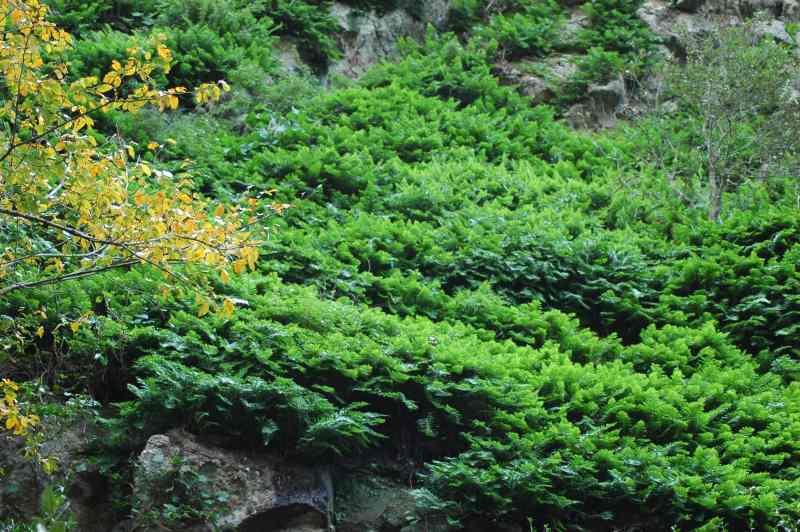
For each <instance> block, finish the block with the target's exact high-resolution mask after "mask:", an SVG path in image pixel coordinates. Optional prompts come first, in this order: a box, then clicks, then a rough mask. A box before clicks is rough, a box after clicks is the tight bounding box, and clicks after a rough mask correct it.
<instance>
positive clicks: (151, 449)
mask: <svg viewBox="0 0 800 532" xmlns="http://www.w3.org/2000/svg"><path fill="white" fill-rule="evenodd" d="M176 467H183V468H187V467H188V468H191V469H192V470H195V471H198V472H201V473H202V474H203V475H204V476H205V477H206V478H207V479H208V481H209V483H210V484H209V485H208V486H206V488H207V489H209V490H210V491H211V492H213V493H216V494H222V493H224V494H226V497H225V498H224V499H225V500H226V501H227V502H226V503H225V507H224V508H221V509H220V511H219V513H218V514H216V515H219V517H218V518H217V521H216V523H214V524H215V525H217V526H219V527H222V528H226V529H234V530H238V531H241V532H257V531H262V530H274V531H276V532H277V531H283V532H323V531H327V530H331V527H332V516H333V485H332V481H331V476H330V473H329V472H328V470H327V469H326V468H324V467H316V468H309V467H303V466H299V465H292V464H287V463H286V462H285V461H282V460H280V459H278V458H276V457H272V456H268V455H250V454H246V453H243V452H241V451H231V450H227V449H222V448H218V447H213V446H209V445H206V444H204V443H202V442H200V441H199V440H198V439H197V438H196V437H195V436H192V435H189V434H187V433H185V432H181V431H174V432H170V433H169V434H167V435H164V434H158V435H155V436H152V437H151V438H150V439H149V440H148V442H147V446H146V447H145V449H144V450H143V451H142V453H141V455H140V456H139V461H138V466H137V472H136V476H135V483H134V500H135V501H136V505H137V506H138V507H140V508H141V507H148V506H149V505H151V503H152V501H155V500H158V499H159V497H160V496H161V494H160V493H158V492H157V491H156V490H155V489H154V487H153V484H152V483H151V481H150V480H151V479H153V478H156V477H158V476H159V475H165V474H169V473H172V472H174V470H175V468H176ZM186 530H201V528H197V527H192V528H187V529H186Z"/></svg>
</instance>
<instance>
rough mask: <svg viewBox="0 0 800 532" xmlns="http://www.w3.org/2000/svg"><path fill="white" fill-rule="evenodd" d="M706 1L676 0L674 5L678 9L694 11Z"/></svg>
mask: <svg viewBox="0 0 800 532" xmlns="http://www.w3.org/2000/svg"><path fill="white" fill-rule="evenodd" d="M704 3H705V0H676V2H675V4H674V6H675V8H676V9H680V10H681V11H686V12H688V13H694V12H695V11H697V10H698V9H700V7H701V6H702V5H703V4H704Z"/></svg>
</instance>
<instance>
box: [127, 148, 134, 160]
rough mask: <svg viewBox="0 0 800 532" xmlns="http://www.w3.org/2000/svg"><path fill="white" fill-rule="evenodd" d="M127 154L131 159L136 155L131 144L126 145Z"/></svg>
mask: <svg viewBox="0 0 800 532" xmlns="http://www.w3.org/2000/svg"><path fill="white" fill-rule="evenodd" d="M128 156H129V157H130V158H131V159H133V158H134V157H136V150H134V149H133V146H128Z"/></svg>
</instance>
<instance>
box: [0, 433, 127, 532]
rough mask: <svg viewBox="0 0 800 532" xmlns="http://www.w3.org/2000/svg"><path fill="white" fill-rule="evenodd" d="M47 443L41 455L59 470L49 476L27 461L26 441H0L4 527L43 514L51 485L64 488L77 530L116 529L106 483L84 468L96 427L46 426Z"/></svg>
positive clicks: (0, 512)
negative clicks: (44, 497)
mask: <svg viewBox="0 0 800 532" xmlns="http://www.w3.org/2000/svg"><path fill="white" fill-rule="evenodd" d="M42 427H45V430H44V432H43V433H42V435H43V437H44V441H43V442H42V445H41V447H40V455H41V456H43V457H47V458H52V459H53V460H54V461H55V462H56V464H57V465H58V469H57V471H56V472H55V474H53V475H46V474H45V473H44V472H43V471H42V469H41V467H40V466H39V465H38V464H37V462H36V461H32V460H28V459H26V458H24V456H23V455H24V452H25V446H24V442H23V440H22V438H13V437H7V436H5V435H0V470H2V471H4V473H5V475H6V479H7V480H6V481H5V482H3V483H2V484H0V521H2V520H3V519H6V518H11V517H13V518H16V519H21V520H30V519H31V518H32V517H34V516H36V515H37V514H38V513H39V500H40V498H41V494H42V492H43V491H44V489H45V487H47V486H48V485H53V486H64V487H65V488H66V496H67V499H68V501H69V509H70V511H71V512H72V513H73V515H74V517H75V519H76V521H77V524H78V529H79V530H81V531H82V532H107V531H108V530H110V529H111V528H112V526H113V524H114V510H113V506H112V504H111V501H110V500H109V498H108V496H109V493H108V489H107V483H106V479H105V478H104V477H103V476H102V475H100V474H99V473H98V472H97V471H95V470H92V469H91V468H89V467H87V466H85V465H84V464H83V456H84V454H85V453H86V450H87V445H88V443H89V441H90V438H91V436H92V435H93V434H94V430H95V428H94V426H93V425H92V424H91V423H90V422H89V421H88V420H86V419H70V420H65V419H63V418H48V419H45V420H43V422H42Z"/></svg>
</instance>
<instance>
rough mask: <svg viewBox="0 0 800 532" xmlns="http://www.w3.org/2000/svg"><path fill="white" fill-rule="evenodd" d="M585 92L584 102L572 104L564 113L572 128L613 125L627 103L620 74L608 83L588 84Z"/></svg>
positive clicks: (626, 94) (625, 91) (626, 95)
mask: <svg viewBox="0 0 800 532" xmlns="http://www.w3.org/2000/svg"><path fill="white" fill-rule="evenodd" d="M586 94H587V99H586V102H585V103H579V104H576V105H573V106H572V107H570V108H569V110H567V112H566V114H565V118H566V119H567V121H568V122H569V123H570V125H572V127H574V128H578V129H590V128H608V127H613V126H614V125H615V124H616V123H617V117H618V116H619V115H620V114H621V113H622V111H623V110H624V109H625V106H626V105H627V103H628V93H627V90H626V88H625V81H624V80H623V79H622V77H621V76H620V77H618V78H616V79H613V80H611V81H609V82H608V83H604V84H596V85H590V86H589V88H588V89H587V92H586Z"/></svg>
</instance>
